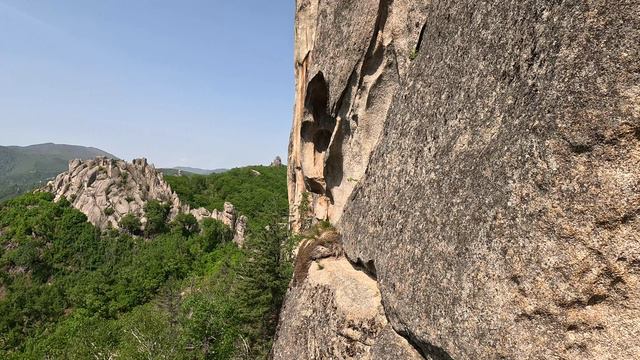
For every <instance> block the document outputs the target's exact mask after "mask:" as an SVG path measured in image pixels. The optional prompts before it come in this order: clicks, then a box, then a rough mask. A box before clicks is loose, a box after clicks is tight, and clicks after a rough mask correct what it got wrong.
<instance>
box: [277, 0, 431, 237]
mask: <svg viewBox="0 0 640 360" xmlns="http://www.w3.org/2000/svg"><path fill="white" fill-rule="evenodd" d="M423 10H424V6H423V5H420V4H419V3H414V2H410V1H402V0H398V1H375V0H364V1H363V0H359V1H355V0H350V1H311V0H301V1H298V13H297V25H296V44H297V47H296V55H295V57H296V58H295V64H296V69H295V71H296V84H297V91H296V104H295V112H294V123H293V128H292V133H291V144H290V151H289V161H288V164H289V197H290V201H291V212H292V215H293V220H294V225H295V227H296V228H297V227H298V226H299V225H300V224H299V220H300V219H299V217H300V216H301V215H302V216H312V217H314V218H317V219H323V220H324V219H331V220H332V221H337V220H338V219H339V218H340V216H341V214H342V209H343V207H344V205H345V203H346V201H347V199H348V197H349V195H350V194H351V192H352V191H353V188H354V186H355V185H356V184H357V183H358V181H359V179H360V178H361V177H362V175H363V174H364V171H365V169H366V166H367V164H368V160H369V156H370V154H371V151H372V150H373V148H374V146H375V145H376V143H377V141H378V139H379V137H380V134H381V131H382V125H383V123H384V120H385V118H386V113H387V110H388V108H389V106H390V104H391V99H392V98H393V94H394V93H395V92H396V90H397V89H398V86H399V81H400V77H401V76H402V75H404V74H405V72H406V71H407V69H408V67H409V55H410V53H411V52H412V51H413V50H414V47H415V45H416V43H417V41H418V38H419V35H420V30H421V26H422V23H423V20H424V14H423V12H424V11H423ZM355 14H357V16H354V15H355ZM306 194H309V195H310V201H311V203H312V206H311V209H312V210H313V211H312V213H311V214H300V211H299V209H298V206H299V205H300V203H301V202H302V201H303V200H302V199H303V197H305V196H306Z"/></svg>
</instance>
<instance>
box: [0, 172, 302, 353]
mask: <svg viewBox="0 0 640 360" xmlns="http://www.w3.org/2000/svg"><path fill="white" fill-rule="evenodd" d="M251 170H256V171H259V172H260V173H261V175H259V176H256V175H255V173H253V172H251ZM285 174H286V172H285V169H284V167H282V168H268V167H252V168H250V169H247V168H245V169H234V170H231V171H229V172H228V173H225V174H214V175H209V176H194V177H180V178H170V179H169V181H170V182H171V183H172V185H174V186H176V187H177V189H176V190H177V191H178V193H179V194H180V196H186V197H187V201H189V202H190V203H191V204H193V205H194V206H196V205H197V206H207V207H217V206H219V204H221V203H223V202H224V201H231V202H232V203H234V204H236V206H237V207H238V209H239V211H240V212H242V213H244V214H247V215H248V216H249V217H250V222H252V223H253V224H254V226H252V227H251V228H250V232H249V235H248V240H247V246H246V248H245V249H239V248H237V247H236V246H235V244H233V243H232V242H231V241H230V239H231V237H232V234H231V232H230V231H229V229H228V228H226V227H225V226H224V225H222V224H221V223H219V222H217V221H214V220H209V221H206V222H203V223H201V224H200V225H199V228H198V231H185V230H188V229H187V228H186V225H185V224H187V223H188V221H184V219H183V221H182V222H179V221H176V222H173V223H168V224H166V226H158V227H157V229H158V230H157V231H156V232H155V233H153V234H151V233H148V234H146V235H145V236H133V235H131V234H132V233H134V232H135V229H133V228H135V226H136V224H137V223H136V222H135V221H133V219H128V221H129V222H128V225H127V226H129V229H128V230H127V229H124V230H109V231H105V232H101V231H100V230H99V229H97V228H96V227H94V226H93V225H91V224H90V223H88V222H87V219H86V216H85V215H84V214H82V213H80V212H79V211H77V210H75V209H74V208H72V207H71V206H70V204H69V202H68V201H66V200H65V199H62V200H60V201H58V202H54V200H53V196H52V195H51V194H48V193H37V194H27V195H23V196H20V197H17V198H15V199H13V200H10V201H8V202H5V203H3V204H0V358H3V359H4V358H6V359H43V358H55V359H84V358H108V357H109V356H110V355H116V356H118V357H119V358H123V359H147V358H165V359H230V358H251V359H256V358H257V359H259V358H266V356H267V353H268V350H269V348H270V344H271V340H272V338H273V334H274V332H275V326H276V323H277V316H278V311H279V308H280V305H281V303H282V300H283V298H284V293H285V290H286V287H287V284H288V282H289V278H290V274H291V259H290V258H289V256H288V254H289V253H290V252H289V251H287V250H285V249H287V248H289V247H290V246H291V245H290V239H289V236H288V234H287V231H286V228H285V227H283V226H280V225H278V224H281V223H282V222H283V221H286V214H287V202H286V180H285V176H286V175H285ZM251 216H253V218H251ZM131 224H133V225H131ZM257 224H271V225H270V226H268V227H266V228H265V227H261V226H258V225H257ZM189 226H191V225H189ZM132 227H133V228H132ZM189 229H191V230H193V228H192V227H189ZM140 235H142V233H141V234H140Z"/></svg>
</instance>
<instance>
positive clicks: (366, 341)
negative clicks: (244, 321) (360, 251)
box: [273, 230, 422, 360]
mask: <svg viewBox="0 0 640 360" xmlns="http://www.w3.org/2000/svg"><path fill="white" fill-rule="evenodd" d="M281 318H282V319H288V320H289V321H284V322H281V323H280V328H279V329H278V340H277V341H276V342H275V345H274V348H273V358H274V359H276V360H280V359H282V360H284V359H287V360H290V359H305V360H306V359H408V360H413V359H416V360H417V359H422V356H421V355H420V353H419V352H418V351H417V350H416V349H414V348H413V347H412V346H411V345H410V344H409V342H408V341H407V340H405V339H404V338H403V337H401V336H400V335H398V333H397V332H396V331H394V330H393V328H392V327H391V325H390V324H389V321H388V320H387V318H386V315H385V311H384V307H383V305H382V297H381V294H380V290H379V289H378V285H377V282H376V280H375V278H374V277H372V276H371V275H369V274H367V273H366V272H365V271H363V269H359V268H358V267H357V266H354V265H352V264H351V263H350V262H349V260H348V259H347V258H346V257H344V255H343V252H342V247H341V244H340V237H339V235H338V234H337V233H336V232H335V231H332V230H330V231H327V232H324V233H323V234H321V235H319V236H318V237H316V238H312V239H308V240H305V241H304V242H303V243H302V244H301V246H300V247H299V249H298V256H297V258H296V270H295V276H294V280H293V282H292V284H291V287H290V289H289V292H288V296H287V299H286V301H285V304H284V306H283V309H282V314H281ZM301 334H304V335H303V336H301Z"/></svg>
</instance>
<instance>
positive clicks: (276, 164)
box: [271, 156, 282, 167]
mask: <svg viewBox="0 0 640 360" xmlns="http://www.w3.org/2000/svg"><path fill="white" fill-rule="evenodd" d="M271 166H273V167H280V166H282V159H281V158H280V156H276V158H275V159H273V161H272V162H271Z"/></svg>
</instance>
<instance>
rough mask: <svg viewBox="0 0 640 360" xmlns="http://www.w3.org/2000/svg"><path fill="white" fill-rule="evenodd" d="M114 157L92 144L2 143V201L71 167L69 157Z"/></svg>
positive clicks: (0, 170)
mask: <svg viewBox="0 0 640 360" xmlns="http://www.w3.org/2000/svg"><path fill="white" fill-rule="evenodd" d="M96 156H107V157H111V158H115V156H113V155H111V154H109V153H107V152H105V151H103V150H100V149H96V148H93V147H85V146H75V145H62V144H52V143H47V144H38V145H30V146H0V201H3V200H6V199H8V198H10V197H13V196H15V195H18V194H21V193H23V192H25V191H29V190H31V189H32V188H34V187H35V186H38V185H40V184H41V183H43V182H45V181H46V180H47V179H49V178H52V177H54V176H56V175H58V174H59V173H61V172H62V171H64V170H66V169H67V167H68V162H69V160H72V159H91V158H94V157H96Z"/></svg>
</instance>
